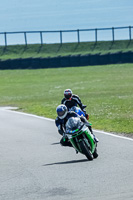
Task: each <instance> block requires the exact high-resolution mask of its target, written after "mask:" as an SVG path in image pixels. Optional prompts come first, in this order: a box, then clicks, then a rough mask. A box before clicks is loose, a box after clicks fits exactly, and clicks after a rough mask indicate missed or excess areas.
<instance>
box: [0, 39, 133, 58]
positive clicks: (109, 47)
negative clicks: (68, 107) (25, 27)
mask: <svg viewBox="0 0 133 200" xmlns="http://www.w3.org/2000/svg"><path fill="white" fill-rule="evenodd" d="M120 51H121V52H126V51H133V42H132V41H129V40H121V41H114V42H112V41H102V42H97V43H95V42H81V43H64V44H62V45H60V44H44V45H42V46H41V45H39V44H32V45H27V46H25V45H15V46H7V47H6V48H5V47H3V46H0V60H6V59H17V58H38V57H39V58H46V57H56V56H67V55H77V54H80V55H85V54H97V53H100V54H107V53H114V52H120Z"/></svg>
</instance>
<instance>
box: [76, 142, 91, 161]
mask: <svg viewBox="0 0 133 200" xmlns="http://www.w3.org/2000/svg"><path fill="white" fill-rule="evenodd" d="M79 145H80V148H81V150H82V153H83V154H84V155H85V156H86V157H87V159H88V160H93V155H92V153H91V151H90V149H89V147H88V146H87V144H86V143H85V142H84V141H83V140H82V141H81V142H80V143H79Z"/></svg>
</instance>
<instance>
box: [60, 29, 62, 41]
mask: <svg viewBox="0 0 133 200" xmlns="http://www.w3.org/2000/svg"><path fill="white" fill-rule="evenodd" d="M60 43H61V44H62V31H60Z"/></svg>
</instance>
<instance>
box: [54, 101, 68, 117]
mask: <svg viewBox="0 0 133 200" xmlns="http://www.w3.org/2000/svg"><path fill="white" fill-rule="evenodd" d="M67 111H68V110H67V107H66V106H65V105H64V104H61V105H59V106H58V107H57V108H56V112H57V115H58V117H59V118H60V119H64V118H65V117H66V115H67Z"/></svg>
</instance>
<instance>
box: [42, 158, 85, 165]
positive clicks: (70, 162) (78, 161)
mask: <svg viewBox="0 0 133 200" xmlns="http://www.w3.org/2000/svg"><path fill="white" fill-rule="evenodd" d="M81 162H88V160H87V159H83V160H71V161H65V162H57V163H49V164H45V165H43V166H50V165H66V164H74V163H81Z"/></svg>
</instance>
